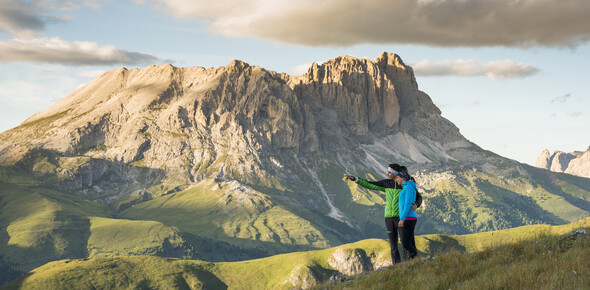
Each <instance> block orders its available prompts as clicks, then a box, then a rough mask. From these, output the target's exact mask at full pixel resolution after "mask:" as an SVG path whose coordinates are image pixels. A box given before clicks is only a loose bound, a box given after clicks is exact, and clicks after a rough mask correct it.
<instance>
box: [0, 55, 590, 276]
mask: <svg viewBox="0 0 590 290" xmlns="http://www.w3.org/2000/svg"><path fill="white" fill-rule="evenodd" d="M392 162H396V163H401V164H405V165H406V166H408V168H409V169H410V172H411V173H412V174H413V175H414V176H415V177H416V179H417V181H418V186H419V188H420V190H421V192H423V197H424V205H423V206H422V207H421V208H420V210H419V212H418V214H419V216H420V222H419V223H418V224H417V233H418V234H435V233H441V234H467V233H476V232H482V231H490V230H497V229H506V228H512V227H517V226H522V225H529V224H541V223H547V224H554V225H557V224H565V223H568V222H573V221H576V220H578V219H579V218H581V217H585V216H588V215H589V214H590V202H589V200H590V181H588V179H586V178H578V177H575V176H570V175H564V174H555V173H552V172H548V171H546V170H542V169H538V168H534V167H531V166H528V165H525V164H520V163H518V162H516V161H514V160H510V159H507V158H503V157H501V156H498V155H496V154H494V153H492V152H489V151H486V150H483V149H481V148H479V147H478V146H477V145H475V144H473V143H471V142H470V141H469V140H467V139H466V138H465V137H463V136H462V135H461V133H460V132H459V129H458V128H457V127H456V126H455V125H453V124H452V123H451V122H450V121H448V120H446V119H445V118H443V117H442V116H441V111H440V110H439V109H438V108H437V107H436V106H435V105H434V104H433V102H432V100H431V99H430V97H429V96H428V95H427V94H426V93H424V92H422V91H420V90H419V88H418V84H417V82H416V79H415V77H414V74H413V70H412V68H411V67H409V66H407V65H405V64H404V63H403V61H402V60H401V58H400V57H399V56H397V55H395V54H392V53H382V54H381V55H379V56H378V57H377V58H376V59H375V60H367V59H358V58H354V57H350V56H342V57H336V58H334V59H331V60H329V61H326V62H324V63H322V64H313V65H312V66H311V67H310V68H309V70H308V72H307V73H306V74H304V75H302V76H290V75H287V74H281V73H276V72H272V71H268V70H265V69H264V68H260V67H257V66H251V65H249V64H246V63H244V62H242V61H237V60H236V61H232V62H231V63H230V64H228V65H227V66H225V67H219V68H209V69H205V68H202V67H192V68H177V67H174V66H171V65H159V66H149V67H146V68H143V69H131V70H128V69H125V68H119V69H115V70H112V71H109V72H107V73H105V74H103V75H102V76H100V77H98V78H96V79H95V80H93V81H92V82H90V83H88V84H86V85H85V86H82V87H81V88H79V89H78V90H76V91H74V92H72V93H71V94H69V95H68V96H66V97H65V98H63V99H62V100H60V101H59V102H58V103H56V104H55V105H54V106H52V107H51V108H49V109H47V110H44V111H42V112H39V113H37V114H35V115H33V116H32V117H30V118H29V119H27V120H26V121H25V122H24V123H23V124H21V125H20V126H18V127H16V128H14V129H11V130H8V131H6V132H3V133H0V185H1V186H0V267H4V268H6V269H8V270H9V272H10V273H22V272H23V271H24V272H26V271H29V270H30V269H32V267H36V266H39V265H42V264H45V263H47V262H49V261H53V260H57V259H64V258H95V257H110V256H117V255H118V256H126V255H155V256H165V257H177V258H193V259H194V258H196V259H201V260H206V261H239V260H245V259H252V258H260V257H265V256H269V255H275V254H279V253H287V252H293V251H303V250H313V249H324V248H328V247H333V246H337V245H341V244H344V243H350V242H355V241H358V240H361V239H367V238H375V237H377V238H385V237H386V235H385V229H384V225H383V210H384V204H385V198H384V196H383V195H382V194H380V193H379V192H375V191H369V190H366V189H364V188H361V187H359V186H357V185H356V184H355V183H350V182H348V183H347V182H344V181H343V180H342V176H343V174H344V173H349V174H354V175H357V176H360V177H363V178H366V179H369V180H376V179H377V180H378V179H382V178H384V176H385V172H386V166H387V164H389V163H392ZM4 268H3V269H4ZM7 273H8V272H7ZM11 275H12V274H11ZM14 275H16V274H14ZM14 275H12V276H11V277H13V278H14ZM0 278H2V277H0ZM9 278H10V277H9ZM9 278H5V279H9ZM2 281H3V280H2V279H0V283H2ZM4 281H7V280H4Z"/></svg>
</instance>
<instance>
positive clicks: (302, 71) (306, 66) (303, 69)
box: [287, 63, 311, 76]
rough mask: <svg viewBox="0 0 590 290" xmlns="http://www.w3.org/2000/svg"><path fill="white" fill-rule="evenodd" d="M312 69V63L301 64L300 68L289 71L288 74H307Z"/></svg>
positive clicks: (296, 67)
mask: <svg viewBox="0 0 590 290" xmlns="http://www.w3.org/2000/svg"><path fill="white" fill-rule="evenodd" d="M310 67H311V63H306V64H301V65H298V66H294V67H291V68H289V69H287V73H288V74H290V75H296V76H298V75H302V74H305V73H307V70H308V69H309V68H310Z"/></svg>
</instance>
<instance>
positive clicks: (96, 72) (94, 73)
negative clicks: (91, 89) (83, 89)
mask: <svg viewBox="0 0 590 290" xmlns="http://www.w3.org/2000/svg"><path fill="white" fill-rule="evenodd" d="M105 72H106V71H104V70H85V71H81V72H79V73H78V75H79V76H82V77H87V78H96V77H98V76H100V75H102V74H104V73H105Z"/></svg>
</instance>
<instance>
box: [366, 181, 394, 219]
mask: <svg viewBox="0 0 590 290" xmlns="http://www.w3.org/2000/svg"><path fill="white" fill-rule="evenodd" d="M356 183H357V184H358V185H360V186H362V187H364V188H368V189H372V190H379V191H384V192H385V201H386V203H385V217H386V218H390V217H399V193H400V192H401V191H402V187H401V186H400V185H398V184H397V183H396V182H395V181H393V180H390V179H383V180H380V181H367V180H364V179H362V178H357V179H356Z"/></svg>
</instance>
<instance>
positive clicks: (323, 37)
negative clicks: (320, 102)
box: [0, 0, 590, 165]
mask: <svg viewBox="0 0 590 290" xmlns="http://www.w3.org/2000/svg"><path fill="white" fill-rule="evenodd" d="M212 3H215V4H212ZM0 4H1V5H0V67H1V68H2V69H1V70H0V131H5V130H8V129H10V128H12V127H15V126H17V125H18V124H20V123H21V122H22V121H24V120H25V119H26V118H28V117H29V116H31V115H32V114H34V113H36V112H38V111H40V110H43V109H46V108H48V107H49V106H51V105H52V104H53V103H55V102H56V101H57V100H59V99H61V98H63V97H64V96H66V95H67V94H69V93H70V92H72V91H73V90H75V89H76V88H78V87H79V86H81V85H82V84H84V83H87V82H89V81H90V80H92V79H93V78H94V77H96V76H98V75H99V74H100V73H102V72H105V71H108V70H112V69H115V68H118V67H121V66H124V67H127V68H135V67H139V68H141V67H144V66H147V65H150V64H162V63H171V64H173V65H175V66H179V67H192V66H202V67H218V66H225V65H227V64H228V63H229V62H230V61H231V60H233V59H240V60H242V61H245V62H247V63H249V64H251V65H258V66H261V67H264V68H266V69H269V70H274V71H278V72H286V73H290V74H302V73H304V72H305V71H306V68H307V67H308V66H309V65H310V64H311V63H313V62H322V61H325V60H328V59H331V58H334V57H336V56H340V55H352V56H355V57H359V58H368V59H375V58H376V57H377V56H378V55H379V54H380V53H381V52H382V51H387V52H393V53H397V54H398V55H400V56H401V58H402V59H403V60H404V62H405V63H406V64H409V65H411V66H412V67H414V70H415V73H416V77H417V81H418V85H419V88H420V89H421V90H422V91H424V92H426V93H427V94H428V95H429V96H430V97H431V98H432V99H433V101H434V102H435V104H437V106H438V107H439V108H440V109H441V111H442V113H443V116H444V117H446V118H447V119H449V120H450V121H452V122H453V123H454V124H455V125H456V126H457V127H458V128H459V129H460V130H461V132H462V133H463V135H465V136H466V137H467V138H468V139H469V140H471V141H473V142H475V143H476V144H478V145H479V146H481V147H482V148H484V149H487V150H490V151H493V152H495V153H498V154H500V155H502V156H505V157H508V158H512V159H515V160H518V161H520V162H524V163H528V164H532V165H534V163H535V160H536V157H537V156H538V154H539V153H540V152H541V151H542V150H543V149H549V150H550V151H553V150H561V151H566V152H571V151H576V150H577V151H584V150H586V149H587V148H588V147H589V146H590V133H589V132H590V72H589V69H588V64H590V43H589V40H590V17H588V16H587V15H590V1H585V0H543V1H536V0H498V1H479V0H412V1H410V0H396V1H390V0H371V1H363V0H322V1H311V0H299V1H285V0H255V1H237V0H217V1H214V2H213V1H203V0H193V1H183V0H151V1H150V0H145V1H141V0H133V1H125V0H121V1H107V0H102V1H67V0H37V1H35V0H27V1H22V0H0Z"/></svg>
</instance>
